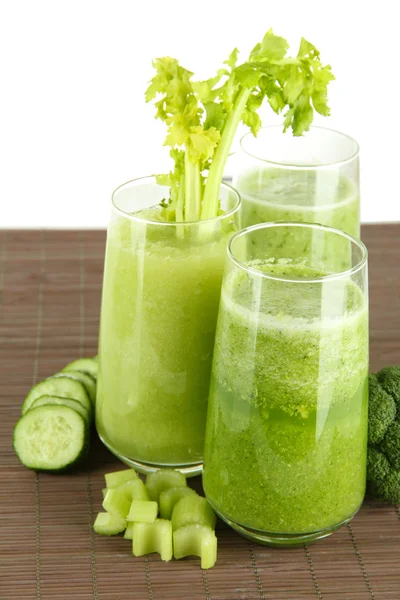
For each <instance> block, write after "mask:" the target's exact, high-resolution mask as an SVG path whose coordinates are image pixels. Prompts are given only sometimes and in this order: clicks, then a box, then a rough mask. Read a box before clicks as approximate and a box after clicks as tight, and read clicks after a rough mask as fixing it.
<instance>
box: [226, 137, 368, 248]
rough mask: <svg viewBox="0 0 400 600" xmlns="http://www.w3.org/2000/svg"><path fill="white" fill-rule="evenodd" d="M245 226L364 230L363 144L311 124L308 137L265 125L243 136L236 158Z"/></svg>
mask: <svg viewBox="0 0 400 600" xmlns="http://www.w3.org/2000/svg"><path fill="white" fill-rule="evenodd" d="M232 169H233V186H234V187H235V188H236V189H237V190H238V191H239V193H240V195H241V198H242V211H243V226H244V227H248V226H250V225H255V224H257V223H266V222H270V221H298V222H305V223H321V224H323V225H329V226H331V227H336V228H337V229H342V230H343V231H345V232H346V233H349V234H350V235H354V236H356V237H359V235H360V200H359V198H360V194H359V148H358V144H357V142H356V141H355V140H353V139H352V138H350V137H349V136H347V135H345V134H343V133H340V132H338V131H334V130H332V129H325V128H323V127H311V128H310V130H309V131H308V132H307V133H306V134H305V135H304V136H297V137H296V136H293V135H290V134H289V133H283V132H282V127H280V126H270V127H263V128H261V129H260V131H259V132H258V134H257V137H254V136H253V135H252V134H251V133H249V134H247V135H245V136H244V137H243V138H242V140H241V151H240V152H239V153H237V154H236V155H235V156H234V158H233V161H232Z"/></svg>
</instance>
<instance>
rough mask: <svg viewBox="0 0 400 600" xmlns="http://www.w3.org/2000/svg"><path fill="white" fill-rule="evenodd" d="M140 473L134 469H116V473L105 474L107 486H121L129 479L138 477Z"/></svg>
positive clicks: (110, 487)
mask: <svg viewBox="0 0 400 600" xmlns="http://www.w3.org/2000/svg"><path fill="white" fill-rule="evenodd" d="M137 477H138V475H137V473H136V471H135V470H134V469H125V470H124V471H114V473H107V474H106V475H104V479H105V480H106V486H107V488H108V489H109V490H111V489H112V488H116V487H119V486H120V485H122V484H123V483H126V482H127V481H131V480H132V479H137Z"/></svg>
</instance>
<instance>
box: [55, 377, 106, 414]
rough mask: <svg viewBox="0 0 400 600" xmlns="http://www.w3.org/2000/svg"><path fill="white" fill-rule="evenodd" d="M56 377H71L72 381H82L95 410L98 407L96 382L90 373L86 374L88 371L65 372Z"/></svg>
mask: <svg viewBox="0 0 400 600" xmlns="http://www.w3.org/2000/svg"><path fill="white" fill-rule="evenodd" d="M54 377H71V378H72V379H77V380H78V381H80V382H81V383H82V384H83V386H84V388H85V390H86V392H87V395H88V396H89V398H90V401H91V403H92V406H93V408H94V407H95V405H96V380H95V378H94V377H93V375H91V374H90V373H86V371H65V372H61V373H57V375H54Z"/></svg>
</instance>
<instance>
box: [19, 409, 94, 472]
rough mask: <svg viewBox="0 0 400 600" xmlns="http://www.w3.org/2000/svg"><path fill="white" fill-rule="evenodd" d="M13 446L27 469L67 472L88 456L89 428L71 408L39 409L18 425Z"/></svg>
mask: <svg viewBox="0 0 400 600" xmlns="http://www.w3.org/2000/svg"><path fill="white" fill-rule="evenodd" d="M13 446H14V450H15V452H16V454H17V456H18V458H19V459H20V461H21V462H22V464H23V465H25V467H28V468H29V469H35V470H36V471H63V470H65V469H68V468H69V467H72V465H74V464H75V463H77V462H78V461H79V460H80V459H81V458H82V457H83V456H84V455H85V454H86V452H87V450H88V447H89V435H88V427H87V425H86V423H85V420H84V419H83V417H81V415H80V414H79V413H77V412H76V411H75V410H74V409H72V408H70V407H69V406H59V405H55V404H48V405H46V406H39V407H37V408H33V409H32V410H30V411H29V412H27V413H26V414H25V415H24V416H23V417H22V418H21V419H20V420H19V421H18V423H17V424H16V426H15V428H14V436H13Z"/></svg>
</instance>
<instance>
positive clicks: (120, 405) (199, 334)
mask: <svg viewBox="0 0 400 600" xmlns="http://www.w3.org/2000/svg"><path fill="white" fill-rule="evenodd" d="M168 193H169V188H167V187H164V186H161V185H158V184H157V183H156V182H155V180H154V178H152V177H145V178H141V179H137V180H135V181H130V182H128V183H126V184H124V185H122V186H121V187H119V188H118V189H117V190H116V191H115V192H114V194H113V197H112V217H111V222H110V225H109V228H108V235H107V248H106V258H105V270H104V283H103V296H102V308H101V326H100V344H99V376H98V395H97V404H96V425H97V430H98V433H99V435H100V437H101V439H102V441H103V442H104V443H105V445H106V446H107V447H108V448H109V449H110V450H111V451H112V452H113V453H114V454H116V455H117V456H118V457H119V458H120V459H121V460H123V461H124V462H125V463H127V464H129V465H131V466H133V467H135V468H136V469H138V470H139V471H142V472H151V471H154V470H155V469H157V468H159V467H172V468H176V469H180V470H181V471H182V472H184V473H186V474H188V475H194V474H196V473H199V472H200V471H201V469H202V460H203V446H204V430H205V421H206V412H207V400H208V390H209V380H210V370H211V359H212V351H213V345H214V336H215V326H216V320H217V313H218V303H219V298H220V292H221V281H222V274H223V267H224V260H225V254H226V247H227V244H228V241H229V239H230V238H231V236H232V234H233V232H235V231H236V230H237V229H238V227H239V221H238V219H239V206H240V198H239V195H238V194H237V192H235V190H233V189H232V188H231V187H230V186H228V185H225V184H223V185H221V189H220V202H221V214H220V215H219V216H218V217H216V218H214V219H209V220H205V221H197V222H178V223H176V222H168V221H165V220H161V218H160V214H161V213H160V203H161V202H162V200H163V199H166V198H167V197H168Z"/></svg>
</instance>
